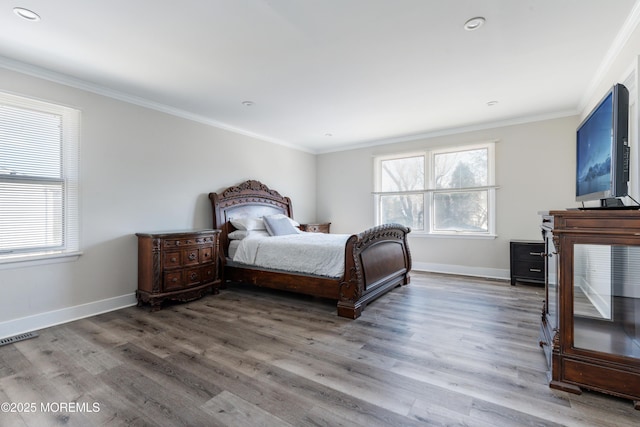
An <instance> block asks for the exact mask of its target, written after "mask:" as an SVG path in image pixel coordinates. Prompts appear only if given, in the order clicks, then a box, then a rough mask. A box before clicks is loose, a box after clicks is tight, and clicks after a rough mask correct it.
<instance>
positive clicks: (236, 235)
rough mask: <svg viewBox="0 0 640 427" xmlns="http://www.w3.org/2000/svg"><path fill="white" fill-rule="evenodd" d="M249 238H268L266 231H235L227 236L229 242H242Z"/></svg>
mask: <svg viewBox="0 0 640 427" xmlns="http://www.w3.org/2000/svg"><path fill="white" fill-rule="evenodd" d="M249 236H265V237H267V236H269V233H268V232H267V231H266V230H235V231H232V232H231V233H229V234H227V237H228V238H229V240H242V239H244V238H246V237H249Z"/></svg>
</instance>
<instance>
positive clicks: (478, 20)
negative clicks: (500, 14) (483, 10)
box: [464, 16, 486, 31]
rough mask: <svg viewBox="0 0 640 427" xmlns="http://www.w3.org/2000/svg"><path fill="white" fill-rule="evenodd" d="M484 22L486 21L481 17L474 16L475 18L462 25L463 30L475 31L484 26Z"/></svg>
mask: <svg viewBox="0 0 640 427" xmlns="http://www.w3.org/2000/svg"><path fill="white" fill-rule="evenodd" d="M485 21H486V19H484V18H483V17H482V16H476V17H475V18H471V19H469V20H468V21H467V22H465V23H464V29H465V30H467V31H474V30H477V29H478V28H480V27H482V26H483V25H484V22H485Z"/></svg>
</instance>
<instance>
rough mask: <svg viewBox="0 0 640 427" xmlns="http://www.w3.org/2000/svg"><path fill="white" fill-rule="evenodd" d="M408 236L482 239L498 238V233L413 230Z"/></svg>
mask: <svg viewBox="0 0 640 427" xmlns="http://www.w3.org/2000/svg"><path fill="white" fill-rule="evenodd" d="M408 237H419V238H436V239H473V240H475V239H480V240H493V239H497V238H498V235H497V234H468V233H426V232H424V231H412V232H411V233H409V234H408Z"/></svg>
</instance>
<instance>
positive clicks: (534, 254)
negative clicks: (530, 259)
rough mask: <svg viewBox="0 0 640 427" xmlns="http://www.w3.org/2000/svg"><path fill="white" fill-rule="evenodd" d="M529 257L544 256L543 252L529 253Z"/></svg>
mask: <svg viewBox="0 0 640 427" xmlns="http://www.w3.org/2000/svg"><path fill="white" fill-rule="evenodd" d="M529 255H531V256H544V253H543V252H529Z"/></svg>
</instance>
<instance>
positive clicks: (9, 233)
mask: <svg viewBox="0 0 640 427" xmlns="http://www.w3.org/2000/svg"><path fill="white" fill-rule="evenodd" d="M79 122H80V112H79V111H78V110H75V109H72V108H68V107H64V106H60V105H55V104H50V103H46V102H42V101H38V100H34V99H29V98H23V97H19V96H15V95H11V94H6V93H1V92H0V261H10V260H12V259H15V258H17V257H19V258H22V257H29V256H32V255H37V256H42V255H47V254H60V253H66V252H71V253H72V252H77V251H78V250H79V219H78V145H79V142H78V140H79Z"/></svg>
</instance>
